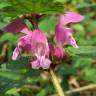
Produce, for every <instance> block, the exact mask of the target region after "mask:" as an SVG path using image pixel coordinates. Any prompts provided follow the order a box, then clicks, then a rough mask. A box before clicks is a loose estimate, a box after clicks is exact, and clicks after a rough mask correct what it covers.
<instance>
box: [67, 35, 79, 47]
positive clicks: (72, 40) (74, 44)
mask: <svg viewBox="0 0 96 96" xmlns="http://www.w3.org/2000/svg"><path fill="white" fill-rule="evenodd" d="M67 43H68V44H70V45H72V46H73V47H74V48H78V45H77V44H76V41H75V39H74V38H73V37H72V36H70V37H69V38H68V39H67Z"/></svg>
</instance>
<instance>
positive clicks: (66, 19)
mask: <svg viewBox="0 0 96 96" xmlns="http://www.w3.org/2000/svg"><path fill="white" fill-rule="evenodd" d="M83 19H84V16H82V15H80V14H78V13H75V12H67V13H66V14H64V15H61V16H60V18H59V24H61V25H66V24H68V23H76V22H80V21H82V20H83Z"/></svg>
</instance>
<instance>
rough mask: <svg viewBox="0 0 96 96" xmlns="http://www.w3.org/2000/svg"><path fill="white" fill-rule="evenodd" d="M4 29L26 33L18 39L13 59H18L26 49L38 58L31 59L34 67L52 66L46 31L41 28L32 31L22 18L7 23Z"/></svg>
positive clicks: (46, 67) (44, 67)
mask: <svg viewBox="0 0 96 96" xmlns="http://www.w3.org/2000/svg"><path fill="white" fill-rule="evenodd" d="M3 30H4V31H6V32H11V31H12V32H16V31H20V32H22V33H25V35H24V36H22V37H20V38H19V40H18V43H17V47H16V48H15V50H14V52H13V56H12V59H13V60H17V59H18V58H19V57H20V54H21V50H25V51H27V52H29V53H30V54H31V55H32V56H34V57H35V58H36V59H35V60H32V61H30V63H31V65H32V68H34V69H38V68H40V67H41V68H43V69H48V68H49V67H50V64H51V61H50V60H49V46H48V42H47V38H46V36H45V34H44V32H42V31H41V30H39V29H36V30H34V31H33V32H32V31H31V30H29V29H28V28H27V26H26V25H25V24H24V23H23V22H22V21H21V20H20V19H17V20H15V21H13V22H12V23H11V24H9V25H7V27H5V28H3Z"/></svg>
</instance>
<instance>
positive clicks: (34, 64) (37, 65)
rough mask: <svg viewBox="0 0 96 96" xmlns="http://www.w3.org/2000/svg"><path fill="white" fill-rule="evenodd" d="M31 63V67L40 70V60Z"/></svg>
mask: <svg viewBox="0 0 96 96" xmlns="http://www.w3.org/2000/svg"><path fill="white" fill-rule="evenodd" d="M30 63H31V66H32V68H33V69H39V68H40V63H39V60H38V59H36V60H35V61H32V62H30Z"/></svg>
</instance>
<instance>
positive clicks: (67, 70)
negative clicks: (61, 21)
mask: <svg viewBox="0 0 96 96" xmlns="http://www.w3.org/2000/svg"><path fill="white" fill-rule="evenodd" d="M6 1H7V0H4V1H2V0H0V10H2V9H3V8H6V12H7V11H9V13H12V12H13V13H12V14H11V15H9V14H7V13H8V12H7V13H6V14H5V13H4V14H3V13H2V12H1V11H0V29H1V28H3V27H4V26H6V24H8V22H10V21H11V20H13V19H14V18H16V17H15V16H16V14H15V11H12V12H11V11H10V9H7V7H6V6H8V2H7V3H6ZM17 1H18V0H17ZM21 1H23V0H21ZM39 1H40V0H39ZM57 1H59V2H60V3H62V4H63V6H64V9H62V10H64V12H66V11H75V12H78V13H80V14H82V15H83V16H85V19H84V21H83V22H81V23H78V24H72V25H71V27H72V28H73V29H74V34H73V35H74V37H75V39H76V41H77V43H78V46H79V49H74V48H72V47H71V46H67V47H66V48H65V50H66V52H67V53H68V54H69V56H70V59H68V60H66V61H63V62H61V64H60V65H59V66H58V67H57V69H56V74H57V76H58V78H59V79H60V82H61V85H62V88H63V89H64V90H65V91H66V92H68V90H72V89H75V88H80V87H82V86H88V85H90V84H91V85H94V86H95V84H96V0H57ZM37 2H38V1H37ZM49 2H50V0H49ZM25 5H27V3H25ZM49 5H50V3H49ZM57 5H58V4H57ZM20 6H21V5H20ZM13 8H14V7H13ZM18 8H19V7H18ZM58 8H59V7H58ZM58 8H57V9H56V10H57V11H58V10H59V9H58ZM60 8H61V7H60ZM11 10H12V9H11ZM19 10H20V8H19ZM4 11H5V10H4ZM54 13H55V12H54ZM14 14H15V16H14ZM38 22H39V27H40V28H41V29H42V30H43V31H44V32H46V34H48V35H49V37H50V38H51V35H52V36H53V35H54V28H55V25H56V24H57V15H54V14H52V15H51V12H50V14H48V15H47V16H46V15H45V16H42V17H41V18H40V19H39V20H38ZM25 23H26V24H27V25H28V27H30V28H32V25H31V23H30V22H29V21H28V20H25ZM19 37H20V33H19V32H17V33H6V32H2V31H1V30H0V96H57V94H56V91H55V90H54V87H53V85H52V84H51V82H50V78H47V77H48V74H47V73H46V72H41V70H33V69H31V68H30V66H29V65H28V58H29V57H28V56H27V54H25V53H24V54H23V56H22V58H21V59H20V60H17V61H12V60H11V56H12V52H13V50H14V48H15V47H16V43H17V39H18V38H19ZM26 56H27V57H26ZM94 86H93V87H92V88H91V89H90V88H89V90H84V91H80V92H71V93H70V92H69V93H70V94H68V96H96V86H95V87H94Z"/></svg>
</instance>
